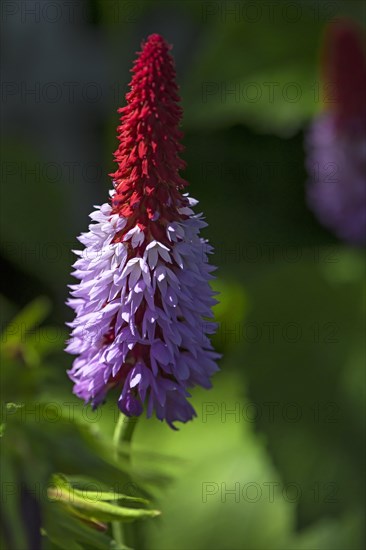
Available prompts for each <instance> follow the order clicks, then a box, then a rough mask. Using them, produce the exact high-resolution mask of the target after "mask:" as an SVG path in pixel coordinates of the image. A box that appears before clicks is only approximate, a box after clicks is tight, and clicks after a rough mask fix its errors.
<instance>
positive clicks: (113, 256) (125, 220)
mask: <svg viewBox="0 0 366 550" xmlns="http://www.w3.org/2000/svg"><path fill="white" fill-rule="evenodd" d="M126 100H127V105H126V106H125V107H123V108H122V109H120V112H121V124H120V126H119V127H118V140H119V142H120V143H119V147H118V149H117V151H116V153H115V159H116V162H117V164H118V168H117V171H116V172H115V173H114V174H112V178H113V186H114V189H113V190H112V191H111V192H110V195H111V200H110V202H109V203H106V204H103V205H102V206H100V207H97V210H96V212H93V213H92V214H91V216H90V217H91V218H92V220H93V223H92V224H91V225H90V226H89V232H87V233H84V234H82V235H81V236H80V237H79V240H80V241H81V243H82V244H83V245H85V248H84V250H82V251H77V252H76V253H77V254H78V255H79V259H78V260H77V261H76V262H75V264H74V267H75V271H74V272H73V275H74V276H75V277H76V278H78V279H80V282H79V283H78V284H77V285H72V287H71V295H72V297H71V298H70V300H69V305H70V306H71V307H72V308H73V309H74V310H75V313H76V317H75V320H74V321H73V322H72V323H71V326H72V328H73V330H72V334H71V338H70V341H69V344H68V347H67V350H68V351H69V352H70V353H73V354H76V355H77V356H78V357H77V358H76V359H75V361H74V364H73V367H72V369H71V370H70V371H69V375H70V378H71V379H72V380H73V381H74V392H75V393H76V395H78V396H79V397H81V398H83V399H84V400H85V401H87V402H88V401H91V403H92V405H93V407H97V406H98V405H99V404H100V403H102V402H103V401H104V400H105V398H106V395H107V392H108V390H109V389H112V388H118V390H119V400H118V406H119V408H120V409H121V411H122V412H123V413H125V414H126V415H129V416H135V415H136V416H137V415H140V414H141V413H142V411H143V409H144V406H146V409H147V415H148V416H151V415H152V414H153V412H155V414H156V416H157V418H159V419H160V420H166V421H167V422H168V423H169V424H170V425H171V426H172V427H173V424H172V423H173V422H174V421H177V420H179V421H182V422H186V421H187V420H190V419H191V418H192V417H193V416H194V415H195V411H194V409H193V407H192V406H191V405H190V403H189V402H188V401H187V398H188V397H189V396H190V395H189V393H188V390H189V388H190V387H193V386H195V385H200V386H203V387H205V388H209V387H210V386H211V382H210V378H211V376H212V374H213V373H214V372H215V371H216V370H217V365H216V360H217V359H218V357H219V356H218V354H217V353H215V351H214V350H213V348H212V345H211V343H210V340H209V338H208V335H209V334H210V333H212V332H214V330H215V324H214V323H212V321H210V320H209V319H210V318H212V312H211V307H212V306H213V305H214V304H215V302H216V301H215V299H214V298H213V294H214V293H213V291H212V290H211V287H210V285H209V280H210V279H211V278H212V275H211V272H212V271H213V269H214V268H213V267H212V266H210V265H209V264H208V256H207V255H208V254H209V253H210V252H211V251H212V249H211V247H210V246H209V245H208V243H207V242H206V241H205V240H203V239H202V238H201V237H200V236H199V232H200V230H201V229H202V228H203V227H204V226H205V225H206V224H205V222H204V221H203V220H202V216H201V215H200V214H198V215H197V214H194V212H193V210H192V207H193V206H194V205H195V204H196V203H197V201H195V200H194V199H192V198H190V197H189V196H188V195H187V194H182V193H181V190H182V189H183V188H184V187H185V186H186V185H187V183H186V182H185V181H184V180H183V179H182V178H181V176H180V175H179V170H180V169H181V168H183V167H184V163H183V161H182V160H181V159H180V158H179V153H180V151H181V150H182V146H181V144H180V142H179V140H180V138H181V133H180V131H179V129H178V126H179V123H180V119H181V109H180V107H179V105H178V102H179V97H178V92H177V86H176V84H175V70H174V64H173V60H172V57H171V56H170V53H169V46H168V45H167V44H166V43H165V41H164V40H163V39H162V38H161V37H160V36H159V35H152V36H150V37H149V38H148V40H147V41H146V43H145V44H144V45H143V48H142V51H141V52H140V54H139V57H138V58H137V60H136V62H135V64H134V67H133V77H132V82H131V91H130V92H129V93H128V94H127V95H126Z"/></svg>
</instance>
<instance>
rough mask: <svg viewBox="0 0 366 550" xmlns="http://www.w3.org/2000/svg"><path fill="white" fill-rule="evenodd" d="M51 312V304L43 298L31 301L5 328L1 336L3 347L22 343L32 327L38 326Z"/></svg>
mask: <svg viewBox="0 0 366 550" xmlns="http://www.w3.org/2000/svg"><path fill="white" fill-rule="evenodd" d="M50 310H51V302H50V300H49V299H48V298H46V297H45V296H41V297H39V298H36V299H35V300H33V301H32V302H31V303H30V304H28V305H27V306H25V308H24V309H22V311H21V312H20V313H18V315H16V316H15V317H14V318H13V320H12V321H11V323H10V324H9V325H8V326H7V327H6V329H5V331H4V333H3V335H2V343H3V344H4V347H9V346H11V345H13V344H18V343H23V342H24V337H25V336H26V335H27V333H28V332H29V331H30V330H32V329H33V328H34V327H36V326H38V325H39V324H40V323H42V321H44V319H45V318H46V317H47V315H48V314H49V312H50Z"/></svg>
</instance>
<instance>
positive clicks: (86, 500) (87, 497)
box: [48, 476, 160, 522]
mask: <svg viewBox="0 0 366 550" xmlns="http://www.w3.org/2000/svg"><path fill="white" fill-rule="evenodd" d="M95 495H96V493H95V492H89V491H85V492H84V491H80V490H77V489H73V488H72V487H71V485H70V484H68V483H67V481H66V480H65V478H63V477H61V476H54V477H53V480H52V487H50V488H49V489H48V498H49V500H51V501H58V502H61V503H63V504H65V505H66V506H67V507H69V508H70V509H71V510H75V509H76V510H77V511H80V512H81V513H82V514H83V515H85V516H87V517H88V518H91V519H98V520H102V521H108V522H109V521H134V520H137V519H146V518H154V517H156V516H158V515H160V512H159V511H158V510H148V509H143V508H126V507H122V506H118V505H116V504H110V503H108V502H105V501H104V500H105V499H100V498H97V499H95ZM125 496H126V495H121V498H122V499H124V497H125ZM109 497H115V500H117V499H118V498H119V494H118V493H117V494H116V495H113V494H110V493H109V494H108V498H109ZM125 500H126V499H125ZM128 500H130V501H131V502H133V501H135V502H136V500H135V499H133V498H131V499H128ZM137 502H138V501H137ZM140 502H141V501H140Z"/></svg>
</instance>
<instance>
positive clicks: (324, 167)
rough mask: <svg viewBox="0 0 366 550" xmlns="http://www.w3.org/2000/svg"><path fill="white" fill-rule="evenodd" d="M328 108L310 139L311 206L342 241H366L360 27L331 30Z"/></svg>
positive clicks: (365, 73)
mask: <svg viewBox="0 0 366 550" xmlns="http://www.w3.org/2000/svg"><path fill="white" fill-rule="evenodd" d="M324 73H325V78H324V81H325V90H326V92H327V98H326V99H327V100H328V101H329V102H330V104H329V109H328V110H327V111H325V112H323V113H321V114H320V115H319V116H318V117H317V118H316V119H315V120H314V122H313V124H312V127H311V128H310V131H309V133H308V136H307V143H306V144H307V169H308V172H309V182H308V203H309V206H310V208H311V209H312V210H313V211H314V213H315V214H316V215H317V217H318V219H319V220H320V221H321V222H322V223H323V224H324V225H325V226H327V227H328V228H329V229H331V230H332V231H334V233H335V234H336V235H337V236H338V237H339V238H341V239H343V240H345V241H348V242H350V243H353V244H358V245H362V244H364V243H365V242H366V104H365V102H366V99H365V98H366V56H365V51H364V48H363V45H362V42H361V37H360V32H359V29H358V28H357V27H356V25H355V24H354V23H352V22H350V21H348V20H342V21H338V22H336V23H332V24H331V25H330V26H329V29H328V32H327V35H326V40H325V48H324Z"/></svg>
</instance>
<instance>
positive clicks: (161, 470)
mask: <svg viewBox="0 0 366 550" xmlns="http://www.w3.org/2000/svg"><path fill="white" fill-rule="evenodd" d="M1 14H2V15H1V18H2V27H3V56H2V57H3V61H2V74H3V77H2V118H3V128H4V133H5V136H6V137H5V139H3V143H2V162H1V168H2V182H1V184H2V185H1V195H2V197H1V198H2V200H1V205H2V216H1V232H2V244H1V273H2V288H1V312H2V327H3V336H2V342H1V345H2V423H1V435H2V437H1V443H2V462H1V469H2V498H1V511H2V518H3V519H2V535H1V542H2V544H3V547H4V548H5V549H16V550H26V549H29V548H31V549H33V548H40V547H44V548H59V547H61V548H71V549H74V548H76V549H77V548H112V547H113V546H111V544H112V543H111V538H110V537H111V533H110V531H109V530H107V531H103V527H100V529H99V530H95V525H94V526H92V527H90V526H89V525H88V524H86V523H85V522H84V523H83V522H81V521H79V520H78V519H77V518H75V516H72V515H71V514H69V513H68V510H67V509H66V508H65V507H64V508H62V506H59V507H58V506H57V505H56V504H55V503H50V501H49V500H48V498H47V484H48V483H49V480H50V476H52V475H53V474H55V473H59V474H63V475H64V476H79V478H81V477H84V478H87V479H93V480H95V483H99V482H100V483H103V484H104V486H108V487H112V488H115V487H116V483H117V484H118V483H119V482H120V481H121V479H122V477H123V476H122V473H123V472H122V470H123V468H124V466H123V467H121V465H120V464H118V463H116V462H115V461H114V460H113V457H112V447H111V442H110V440H111V433H112V430H113V426H114V424H115V422H116V418H117V413H116V411H117V409H116V406H115V404H114V401H113V398H111V399H110V400H109V401H108V403H107V404H106V405H104V407H103V408H102V409H101V410H100V411H99V412H98V411H97V412H96V413H92V412H91V411H90V409H89V407H84V406H83V404H82V403H81V402H79V401H78V400H77V399H76V398H74V397H73V396H72V393H71V391H72V384H71V382H70V381H69V380H68V378H67V375H66V370H67V369H68V368H70V365H71V362H72V358H71V357H69V356H67V355H66V354H65V353H64V352H63V347H64V341H65V339H66V338H67V331H66V329H65V322H66V321H70V320H71V318H72V314H71V311H69V310H68V309H67V308H66V307H65V305H64V302H65V300H66V297H67V284H70V283H72V282H73V281H72V279H71V277H70V275H69V273H70V266H71V263H72V262H73V261H74V260H73V255H72V253H71V252H70V250H71V249H72V248H77V247H78V246H77V244H76V243H77V242H76V236H77V235H78V234H79V233H80V232H81V231H84V230H86V228H87V224H88V214H89V213H90V211H91V210H92V205H93V204H101V203H102V202H105V201H106V198H107V192H108V189H109V188H110V187H111V182H110V179H109V177H108V173H109V172H111V171H112V170H113V169H114V165H113V157H112V153H113V151H114V150H115V148H116V138H115V133H116V126H117V123H118V115H117V113H116V110H117V108H118V107H119V106H121V105H123V104H124V94H125V92H126V91H127V85H128V82H129V79H130V73H129V70H130V67H131V64H132V60H133V59H134V57H135V52H136V51H137V50H138V49H139V45H140V42H141V40H142V39H143V38H144V37H146V36H147V35H149V34H150V33H153V32H158V33H161V34H163V36H164V37H165V38H166V39H167V40H168V41H169V42H170V43H171V44H173V45H174V48H173V55H174V57H175V59H176V66H177V76H178V82H179V85H180V87H181V96H182V104H183V107H184V119H183V131H184V133H185V137H184V145H185V146H186V151H185V153H184V158H185V160H186V161H187V170H186V172H185V177H186V178H187V179H188V181H189V182H190V193H191V194H192V195H193V196H194V197H196V198H198V199H199V201H200V204H199V207H200V209H201V210H202V211H203V212H204V214H205V216H206V219H207V221H208V223H209V227H208V228H207V230H206V233H205V236H206V237H208V238H209V239H210V241H211V242H212V244H213V245H214V247H215V250H216V253H215V256H214V259H213V261H214V262H215V263H216V265H218V267H219V269H218V271H217V276H218V278H217V281H216V282H215V287H216V289H217V290H219V291H220V293H221V294H220V304H219V305H218V306H216V308H215V309H216V317H217V320H218V321H219V322H220V329H219V331H218V334H217V335H216V336H215V338H214V341H215V346H216V347H217V349H218V350H219V351H220V352H221V353H222V354H223V359H222V361H221V373H220V374H218V375H217V376H216V377H215V379H214V388H213V389H212V390H210V391H208V392H207V391H195V392H194V393H193V398H192V402H193V404H194V406H195V408H196V410H197V413H198V418H197V419H196V420H195V421H194V422H192V423H190V424H189V425H183V426H181V427H180V431H179V432H173V431H172V430H170V429H169V428H168V427H167V426H166V425H162V424H160V423H159V422H157V421H155V420H146V419H145V418H144V419H143V420H141V421H140V423H139V425H138V426H137V429H136V437H135V442H134V447H133V451H134V455H133V465H134V468H135V469H136V475H137V478H138V480H139V482H138V483H141V486H142V487H143V491H145V493H146V494H148V495H149V496H150V498H152V500H153V501H154V506H155V507H158V508H159V509H160V510H162V515H161V517H160V518H158V519H154V520H150V521H148V522H144V523H142V522H141V523H139V524H138V537H139V543H138V548H139V550H141V549H142V548H146V549H147V550H153V549H154V550H155V549H156V550H173V549H177V550H186V549H188V548H189V549H192V550H206V549H207V550H224V549H227V550H234V549H238V550H239V549H240V550H271V549H278V550H285V549H288V550H295V549H296V550H297V549H298V550H300V549H301V550H305V549H308V550H314V549H319V550H330V549H332V550H336V549H339V550H360V549H361V548H364V533H363V512H364V504H365V501H364V497H365V495H364V477H363V473H362V470H363V461H364V458H365V453H364V436H365V409H364V360H365V348H364V334H363V329H364V328H365V327H364V323H363V321H362V319H363V315H364V302H363V301H362V286H363V276H364V261H363V255H362V251H361V250H360V249H357V248H353V247H350V246H348V245H346V244H344V243H341V242H340V241H339V240H338V239H337V238H336V237H335V236H333V235H332V234H331V233H330V232H329V231H327V230H326V229H325V228H324V227H322V226H321V224H320V223H319V222H318V221H317V219H316V218H315V217H314V215H313V214H312V212H311V211H310V210H309V209H308V207H307V203H306V180H307V174H306V171H305V168H304V159H305V156H304V155H305V151H304V135H305V134H306V130H307V127H308V126H309V124H310V123H311V119H312V117H314V116H316V114H317V113H319V112H320V111H321V110H322V109H323V108H324V101H323V99H324V83H323V82H322V80H321V76H320V73H319V60H320V58H321V44H322V35H323V32H324V29H325V27H326V26H327V25H328V24H329V23H330V22H331V21H332V20H334V19H335V18H338V17H343V16H347V17H351V18H353V19H354V20H356V21H358V22H360V23H361V24H365V5H364V4H363V2H362V1H361V0H360V1H352V0H347V1H341V0H338V1H326V0H321V1H316V0H314V1H313V0H306V1H305V0H304V1H300V0H297V1H291V2H289V1H285V0H284V1H280V0H277V1H273V2H272V1H271V0H270V1H262V0H258V1H256V2H250V1H247V2H245V1H232V2H231V1H227V2H224V1H223V2H220V1H209V2H208V1H202V0H194V1H192V0H188V1H182V0H181V1H168V0H166V1H155V0H149V1H146V2H145V1H141V0H136V1H124V0H76V1H75V2H66V1H63V0H53V1H52V2H51V1H48V0H44V1H41V2H35V1H33V0H27V1H26V2H21V1H6V2H3V5H2V11H1ZM328 99H329V98H328ZM329 101H331V98H330V99H329ZM121 468H122V470H121ZM121 476H122V477H121ZM137 486H139V485H138V484H137V485H136V487H137ZM131 487H132V488H133V487H135V486H134V485H133V486H131Z"/></svg>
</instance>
